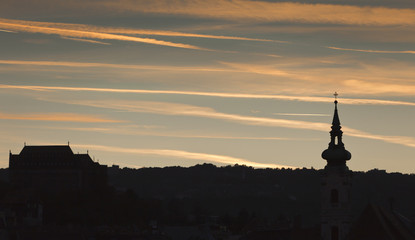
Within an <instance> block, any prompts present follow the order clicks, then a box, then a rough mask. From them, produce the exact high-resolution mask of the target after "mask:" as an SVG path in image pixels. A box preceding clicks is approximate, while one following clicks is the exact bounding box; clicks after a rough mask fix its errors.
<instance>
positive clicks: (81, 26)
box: [30, 21, 288, 43]
mask: <svg viewBox="0 0 415 240" xmlns="http://www.w3.org/2000/svg"><path fill="white" fill-rule="evenodd" d="M30 23H32V24H36V25H38V26H43V27H53V28H63V29H72V30H81V31H86V30H88V31H95V32H102V33H115V34H128V35H152V36H169V37H189V38H210V39H222V40H240V41H258V42H279V43H288V42H287V41H278V40H270V39H259V38H247V37H237V36H223V35H211V34H198V33H186V32H176V31H163V30H153V29H134V28H116V27H102V26H94V25H86V24H73V23H72V24H68V23H55V22H34V21H31V22H30Z"/></svg>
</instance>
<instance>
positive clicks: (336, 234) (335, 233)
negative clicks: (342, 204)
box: [331, 226, 339, 240]
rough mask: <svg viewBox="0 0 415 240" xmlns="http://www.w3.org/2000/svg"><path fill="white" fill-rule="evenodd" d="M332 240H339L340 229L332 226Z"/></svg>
mask: <svg viewBox="0 0 415 240" xmlns="http://www.w3.org/2000/svg"><path fill="white" fill-rule="evenodd" d="M331 240H339V227H337V226H331Z"/></svg>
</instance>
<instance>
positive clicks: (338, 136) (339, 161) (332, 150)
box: [321, 93, 352, 166]
mask: <svg viewBox="0 0 415 240" xmlns="http://www.w3.org/2000/svg"><path fill="white" fill-rule="evenodd" d="M337 95H338V94H337V93H335V94H334V96H335V97H336V100H335V101H334V116H333V122H332V126H331V131H330V138H331V139H330V143H329V147H328V148H327V149H326V150H324V151H323V153H322V154H321V157H322V158H323V159H325V160H327V165H328V166H341V165H346V161H347V160H350V159H351V158H352V154H351V153H350V152H349V151H347V150H346V149H345V147H344V143H343V141H342V135H343V131H342V130H341V128H342V127H341V126H340V119H339V114H338V111H337V103H338V102H337Z"/></svg>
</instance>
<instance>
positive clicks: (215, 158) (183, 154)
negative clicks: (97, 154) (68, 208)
mask: <svg viewBox="0 0 415 240" xmlns="http://www.w3.org/2000/svg"><path fill="white" fill-rule="evenodd" d="M73 146H75V147H80V148H86V149H93V150H97V151H105V152H116V153H123V154H136V155H155V156H162V157H174V158H181V159H191V160H201V161H208V162H214V163H221V164H231V165H234V164H239V165H247V166H252V167H256V168H296V167H292V166H286V165H279V164H272V163H258V162H252V161H249V160H246V159H242V158H235V157H230V156H224V155H216V154H207V153H195V152H188V151H182V150H172V149H139V148H121V147H114V146H102V145H73Z"/></svg>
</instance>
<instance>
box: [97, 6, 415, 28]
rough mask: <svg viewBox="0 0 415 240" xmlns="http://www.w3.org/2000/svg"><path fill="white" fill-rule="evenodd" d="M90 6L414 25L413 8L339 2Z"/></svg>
mask: <svg viewBox="0 0 415 240" xmlns="http://www.w3.org/2000/svg"><path fill="white" fill-rule="evenodd" d="M98 4H99V6H98ZM90 6H93V7H94V8H101V9H102V8H105V9H112V10H119V11H124V12H145V13H161V14H177V15H189V16H194V17H204V18H206V17H209V18H217V19H229V20H244V21H247V20H249V21H260V22H299V23H317V24H320V23H330V24H347V25H375V26H390V25H414V24H415V10H414V9H399V8H387V7H369V6H367V7H360V6H352V5H339V4H310V3H293V2H265V1H250V0H233V1H229V0H211V1H203V0H184V1H183V0H159V1H149V0H138V1H130V0H120V1H108V0H106V1H100V2H99V3H97V4H90Z"/></svg>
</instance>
